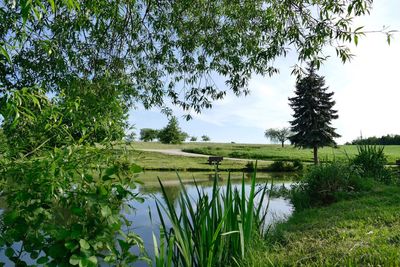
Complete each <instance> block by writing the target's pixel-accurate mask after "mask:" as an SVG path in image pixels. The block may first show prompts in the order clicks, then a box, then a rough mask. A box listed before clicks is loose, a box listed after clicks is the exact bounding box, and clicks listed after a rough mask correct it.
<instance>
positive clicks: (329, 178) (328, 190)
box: [290, 162, 368, 209]
mask: <svg viewBox="0 0 400 267" xmlns="http://www.w3.org/2000/svg"><path fill="white" fill-rule="evenodd" d="M365 189H368V183H367V182H366V181H363V179H361V176H360V175H359V173H358V171H357V169H354V168H352V166H351V165H350V164H347V163H344V162H332V163H326V164H320V165H316V166H312V167H310V168H309V169H308V170H307V172H306V173H305V175H304V177H303V179H302V180H301V181H300V182H299V183H297V184H296V185H294V186H293V188H292V192H291V195H290V197H291V200H292V203H293V205H294V206H295V207H296V208H297V209H302V208H306V207H309V206H315V205H326V204H330V203H332V202H335V201H337V199H338V195H339V194H340V193H342V192H350V191H360V190H365Z"/></svg>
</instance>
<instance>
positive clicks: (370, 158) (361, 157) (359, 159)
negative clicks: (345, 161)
mask: <svg viewBox="0 0 400 267" xmlns="http://www.w3.org/2000/svg"><path fill="white" fill-rule="evenodd" d="M357 150H358V154H357V155H356V156H355V158H353V159H352V160H351V163H352V164H353V165H354V167H355V168H357V169H358V170H359V172H360V174H361V175H362V176H364V177H370V178H373V179H375V180H377V181H380V182H384V183H391V182H392V180H393V178H394V177H393V175H392V173H391V171H389V170H388V169H386V168H385V165H386V164H387V159H386V156H385V153H384V147H383V146H375V145H360V146H357Z"/></svg>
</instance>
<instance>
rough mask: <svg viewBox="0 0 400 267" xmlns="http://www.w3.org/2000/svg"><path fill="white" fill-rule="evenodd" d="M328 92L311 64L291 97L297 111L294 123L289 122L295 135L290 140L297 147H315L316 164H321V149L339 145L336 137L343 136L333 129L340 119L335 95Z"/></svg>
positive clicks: (321, 78) (291, 103)
mask: <svg viewBox="0 0 400 267" xmlns="http://www.w3.org/2000/svg"><path fill="white" fill-rule="evenodd" d="M327 89H328V87H326V86H325V80H324V77H322V76H319V75H317V74H316V73H315V68H314V66H313V64H312V63H311V64H309V66H308V68H307V76H306V77H304V78H301V79H299V80H298V81H297V83H296V90H295V94H296V96H295V97H293V98H289V102H290V104H289V105H290V106H291V107H292V109H293V111H294V114H293V117H294V120H292V121H290V124H291V130H292V132H293V133H294V134H293V135H292V136H290V137H289V139H290V141H291V142H292V143H293V144H294V145H295V146H297V147H302V148H313V150H314V163H315V164H318V148H320V147H323V146H333V145H336V143H335V141H334V140H333V138H335V137H340V135H339V134H337V133H336V132H335V130H336V129H335V128H333V127H331V121H332V120H333V119H337V118H338V117H339V116H338V115H337V110H333V109H332V108H333V106H334V105H335V101H333V100H332V96H333V92H331V93H328V92H327Z"/></svg>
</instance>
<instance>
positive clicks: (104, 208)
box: [101, 206, 112, 217]
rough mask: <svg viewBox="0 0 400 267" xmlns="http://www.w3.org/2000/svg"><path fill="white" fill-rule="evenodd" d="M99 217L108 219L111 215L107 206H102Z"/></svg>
mask: <svg viewBox="0 0 400 267" xmlns="http://www.w3.org/2000/svg"><path fill="white" fill-rule="evenodd" d="M101 215H102V216H103V217H109V216H111V215H112V211H111V209H110V207H109V206H102V207H101Z"/></svg>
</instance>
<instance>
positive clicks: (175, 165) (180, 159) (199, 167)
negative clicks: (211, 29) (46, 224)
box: [129, 150, 270, 171]
mask: <svg viewBox="0 0 400 267" xmlns="http://www.w3.org/2000/svg"><path fill="white" fill-rule="evenodd" d="M130 155H131V156H130V158H129V160H130V161H131V162H134V163H135V164H138V165H139V166H141V167H142V168H143V169H145V170H158V171H175V170H177V171H213V170H214V168H215V167H214V166H213V165H209V164H208V161H207V158H201V157H198V158H197V157H185V156H176V155H166V154H162V153H157V152H146V151H137V150H135V151H132V152H131V153H130ZM247 163H248V161H247V160H228V159H224V160H223V161H222V162H221V164H220V165H219V167H218V169H219V170H220V171H243V170H245V169H246V164H247ZM269 165H270V163H269V162H258V169H259V170H263V169H267V168H268V166H269Z"/></svg>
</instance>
